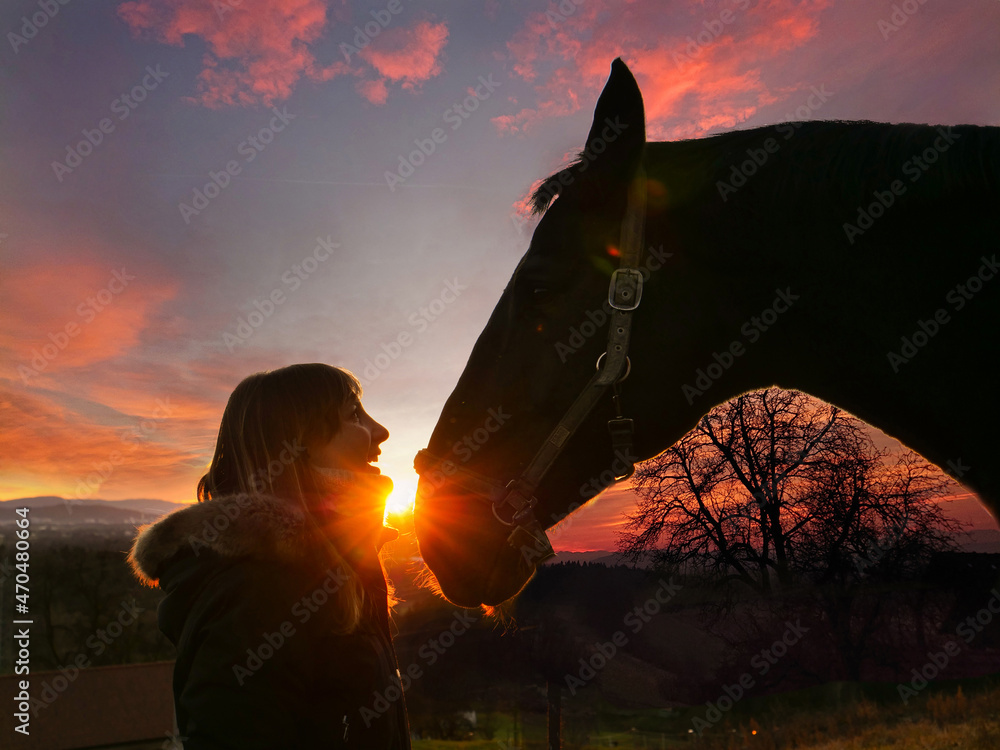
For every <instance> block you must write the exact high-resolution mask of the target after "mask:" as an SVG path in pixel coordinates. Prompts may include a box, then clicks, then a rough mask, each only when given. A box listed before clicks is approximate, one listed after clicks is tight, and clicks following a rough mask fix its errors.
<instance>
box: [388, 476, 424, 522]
mask: <svg viewBox="0 0 1000 750" xmlns="http://www.w3.org/2000/svg"><path fill="white" fill-rule="evenodd" d="M416 495H417V484H416V480H415V479H414V480H412V481H411V480H400V481H399V482H396V484H395V487H393V490H392V492H390V493H389V497H387V498H386V500H385V516H386V518H388V517H389V516H401V515H406V514H408V513H412V512H413V500H414V498H415V497H416Z"/></svg>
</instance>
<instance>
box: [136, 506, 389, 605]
mask: <svg viewBox="0 0 1000 750" xmlns="http://www.w3.org/2000/svg"><path fill="white" fill-rule="evenodd" d="M385 531H387V532H389V534H390V535H391V536H393V537H394V536H395V535H396V532H395V530H392V529H386V530H385ZM383 536H385V534H383ZM318 537H319V534H318V530H317V528H316V526H315V525H314V524H313V523H312V522H311V520H310V519H308V518H307V517H306V513H305V510H304V509H303V508H301V507H300V506H297V505H295V504H294V503H292V502H290V501H287V500H283V499H281V498H277V497H274V496H272V495H227V496H224V497H218V498H215V499H212V500H209V501H207V502H203V503H195V504H193V505H189V506H188V507H186V508H181V509H180V510H176V511H174V512H173V513H170V514H169V515H167V516H164V517H163V518H161V519H160V520H159V521H156V522H154V523H151V524H147V525H145V526H141V527H139V529H138V534H137V535H136V538H135V540H134V541H133V543H132V549H131V550H130V551H129V554H128V562H129V564H130V565H131V566H132V570H133V572H134V573H135V575H136V577H137V578H138V579H139V580H140V581H141V582H142V583H144V584H146V585H147V586H156V585H157V583H158V581H159V578H160V576H161V575H162V574H163V572H164V570H163V568H164V563H166V562H167V561H169V560H170V559H171V558H173V557H174V556H175V555H177V554H178V553H180V552H182V551H184V550H190V551H191V552H192V553H193V554H194V555H196V556H197V555H198V554H199V553H200V552H204V551H211V552H214V553H215V554H217V555H219V556H220V557H222V558H231V559H232V558H239V557H250V558H254V559H258V560H271V561H277V562H283V563H295V562H300V561H304V560H305V559H306V558H307V556H308V555H309V554H312V553H314V552H315V550H316V548H317V545H318V544H319V541H320V540H319V538H318ZM386 540H387V539H385V538H383V539H381V540H380V543H379V545H378V546H381V543H383V542H384V541H386Z"/></svg>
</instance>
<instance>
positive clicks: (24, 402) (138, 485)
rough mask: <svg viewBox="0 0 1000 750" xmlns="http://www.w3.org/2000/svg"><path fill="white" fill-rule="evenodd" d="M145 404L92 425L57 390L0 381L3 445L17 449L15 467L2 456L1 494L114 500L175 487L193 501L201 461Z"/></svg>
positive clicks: (92, 421)
mask: <svg viewBox="0 0 1000 750" xmlns="http://www.w3.org/2000/svg"><path fill="white" fill-rule="evenodd" d="M71 401H72V399H71ZM148 401H149V404H150V408H149V409H148V410H147V412H148V413H147V414H145V415H128V414H121V415H119V417H120V419H117V420H112V421H109V420H106V419H104V420H101V419H97V420H95V419H93V418H91V417H90V416H89V415H87V414H85V413H84V412H83V411H82V410H80V409H78V408H74V406H73V405H72V404H68V403H66V401H65V400H64V399H62V398H60V394H59V393H57V392H51V391H41V390H38V389H31V388H25V387H23V386H22V385H21V384H20V383H16V382H12V381H3V380H0V419H2V420H3V423H4V426H5V427H4V440H5V442H6V443H7V445H8V446H16V465H13V463H14V462H13V461H10V463H8V461H9V459H8V458H0V468H2V469H3V470H4V473H5V474H6V475H7V479H6V482H5V485H4V487H3V491H4V494H7V495H10V496H13V497H20V496H25V495H32V494H36V493H37V492H39V491H41V492H42V493H43V494H60V495H62V496H63V497H74V498H78V499H86V498H94V497H109V496H111V495H115V494H116V493H115V492H114V491H113V488H115V487H118V488H121V489H120V492H118V493H117V495H118V496H119V497H135V493H136V491H137V490H138V491H146V492H148V493H150V494H149V495H147V496H156V494H159V495H162V494H163V490H164V488H166V487H169V486H171V485H179V484H180V485H184V486H185V489H184V490H181V492H180V493H179V495H180V497H183V496H184V495H187V496H191V495H193V490H192V488H193V486H194V481H196V477H195V474H197V473H198V470H199V466H200V464H201V463H202V461H201V456H199V455H198V454H195V453H192V452H190V451H187V450H185V449H183V448H180V447H178V445H177V444H176V441H172V440H170V428H171V422H170V419H169V417H170V416H171V415H170V414H169V413H163V410H162V409H161V410H160V411H157V407H156V406H155V405H154V399H152V398H151V397H150V398H149V399H148ZM208 448H209V449H210V448H211V446H208ZM5 454H6V455H7V456H11V455H12V453H11V451H9V450H8V451H5Z"/></svg>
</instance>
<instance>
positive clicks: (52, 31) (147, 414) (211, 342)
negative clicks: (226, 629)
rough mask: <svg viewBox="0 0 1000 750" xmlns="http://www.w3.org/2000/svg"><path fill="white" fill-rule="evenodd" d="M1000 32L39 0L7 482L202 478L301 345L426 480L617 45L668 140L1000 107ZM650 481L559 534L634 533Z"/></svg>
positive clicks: (80, 488) (13, 172) (18, 188)
mask: <svg viewBox="0 0 1000 750" xmlns="http://www.w3.org/2000/svg"><path fill="white" fill-rule="evenodd" d="M998 27H1000V3H998V2H996V0H973V1H972V2H969V3H962V4H957V3H944V2H940V1H939V0H905V2H889V1H887V0H872V1H870V2H865V3H860V2H832V0H803V1H802V2H793V1H792V0H722V1H721V2H698V1H697V0H683V1H681V0H677V1H674V2H651V1H648V2H647V1H641V0H635V1H633V2H622V1H614V0H580V1H579V2H575V1H574V0H563V2H561V3H548V4H545V3H528V2H511V3H500V2H498V1H497V0H469V1H464V0H463V1H462V2H457V1H453V2H444V1H443V0H438V1H437V2H435V1H429V2H422V3H418V2H413V1H412V0H387V1H385V2H383V1H378V2H374V3H355V2H350V3H346V2H336V1H335V0H329V1H327V0H283V1H280V0H155V1H154V0H132V1H130V2H118V1H114V0H94V1H92V2H86V3H85V2H83V1H82V0H77V2H70V1H69V0H66V4H61V3H60V2H59V1H58V0H9V1H8V2H5V3H4V4H3V8H2V10H0V33H3V36H4V39H3V40H0V58H2V67H0V71H2V72H0V76H2V78H0V92H2V94H0V113H2V114H0V167H2V169H3V180H2V181H0V431H2V432H0V499H13V498H19V497H26V496H35V495H61V496H63V497H67V498H76V499H88V498H101V499H125V498H159V499H164V500H171V501H175V502H188V501H191V500H193V498H194V488H195V484H196V482H197V480H198V478H199V477H200V476H201V474H202V473H204V470H205V468H206V466H207V464H208V461H209V460H210V458H211V453H212V449H213V447H214V441H215V435H216V433H217V430H218V425H219V420H220V418H221V415H222V410H223V407H224V406H225V402H226V399H227V398H228V396H229V394H230V393H231V391H232V389H233V388H234V387H235V385H236V384H237V383H238V382H239V381H240V380H241V379H242V378H244V377H245V376H247V375H249V374H250V373H253V372H256V371H259V370H266V369H273V368H276V367H281V366H284V365H287V364H292V363H295V362H327V363H330V364H334V365H339V366H343V367H346V368H348V369H350V370H351V371H353V372H354V373H356V374H357V375H358V376H359V378H360V379H361V381H362V383H363V385H364V387H365V396H364V403H365V407H366V409H367V411H368V412H369V413H371V414H372V415H373V416H374V417H375V418H376V419H378V420H379V421H380V422H382V423H383V424H385V425H386V426H387V427H388V429H389V431H390V438H389V440H388V441H387V442H386V443H385V444H384V445H383V453H382V459H381V461H380V466H381V468H382V471H383V473H385V474H388V475H389V476H390V477H392V478H393V479H394V481H395V484H396V488H397V489H396V498H397V500H405V499H406V498H407V496H409V498H412V494H413V491H414V490H415V486H416V476H415V475H414V474H413V471H412V460H413V456H414V454H415V453H416V451H417V450H418V449H420V448H422V447H424V446H425V445H426V443H427V440H428V438H429V437H430V433H431V431H432V429H433V426H434V424H435V422H436V420H437V417H438V415H439V413H440V410H441V408H442V406H443V404H444V401H445V399H446V398H447V396H448V394H449V393H450V391H451V389H452V387H453V386H454V384H455V383H456V382H457V380H458V377H459V374H460V373H461V371H462V369H463V368H464V365H465V362H466V359H467V357H468V355H469V353H470V351H471V349H472V346H473V344H474V342H475V340H476V337H477V336H478V334H479V332H480V330H481V329H482V328H483V326H484V325H485V323H486V321H487V319H488V317H489V314H490V312H491V310H492V308H493V306H494V305H495V303H496V301H497V300H498V299H499V297H500V293H501V291H502V290H503V288H504V286H505V285H506V282H507V280H508V279H509V277H510V275H511V273H512V272H513V270H514V267H515V266H516V264H517V262H518V260H519V259H520V257H521V256H522V255H523V254H524V252H525V251H526V249H527V247H528V242H529V240H530V236H531V231H532V229H533V227H534V225H535V223H536V222H537V219H532V218H530V217H526V216H525V215H524V212H523V205H524V201H525V197H526V195H527V194H528V192H529V190H530V188H531V186H532V184H533V183H535V182H536V181H537V180H539V179H541V178H543V177H545V176H546V175H548V174H549V173H550V172H552V171H554V170H555V169H556V168H558V167H559V166H561V165H563V164H564V163H565V162H566V161H567V159H568V158H569V157H570V156H571V155H572V154H574V153H575V152H576V151H578V150H580V149H581V148H582V146H583V140H584V137H585V136H586V134H587V131H588V129H589V126H590V122H591V119H592V115H593V107H594V104H595V102H596V99H597V96H598V94H599V93H600V91H601V88H602V87H603V85H604V83H605V81H606V79H607V75H608V71H609V68H610V64H611V61H612V60H613V59H614V58H615V57H617V56H621V57H622V58H623V59H624V60H625V61H626V63H627V64H628V65H629V66H630V68H631V70H632V71H633V73H634V74H635V76H636V79H637V81H638V83H639V86H640V89H641V90H642V93H643V96H644V101H645V107H646V117H647V136H648V138H649V139H650V140H672V139H680V138H691V137H700V136H704V135H708V134H713V133H719V132H724V131H727V130H731V129H746V128H751V127H757V126H761V125H766V124H773V123H778V122H782V121H786V120H801V119H851V120H853V119H870V120H879V121H885V122H920V123H924V122H926V123H933V124H962V123H971V124H980V125H997V124H1000V96H998V89H1000V47H998V45H997V28H998ZM817 92H822V93H823V96H822V97H820V96H816V93H817ZM632 505H634V496H633V495H632V494H631V493H630V492H629V491H628V490H627V488H615V489H614V490H611V491H609V492H607V493H605V495H604V496H602V497H601V498H600V499H599V500H598V501H597V503H596V504H595V505H594V507H590V508H587V509H585V510H584V511H581V512H580V513H581V515H580V516H579V517H574V523H573V524H572V527H571V528H567V529H565V530H564V533H561V534H560V535H559V540H558V544H557V546H558V547H559V548H561V549H595V548H597V549H600V548H605V549H607V548H612V547H613V546H614V541H615V536H614V528H615V526H616V525H617V524H618V523H619V522H620V520H621V515H622V513H623V512H626V511H628V510H629V509H630V508H631V507H632Z"/></svg>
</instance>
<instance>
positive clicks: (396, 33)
mask: <svg viewBox="0 0 1000 750" xmlns="http://www.w3.org/2000/svg"><path fill="white" fill-rule="evenodd" d="M447 41H448V27H447V25H446V24H444V23H431V22H430V21H420V22H418V23H416V24H414V25H413V26H412V27H409V28H403V27H396V28H391V29H387V30H385V31H383V32H382V33H381V34H379V36H378V37H377V38H376V39H375V40H373V41H372V43H371V44H370V45H368V46H367V47H365V48H364V49H362V50H361V51H360V52H359V53H358V56H359V57H360V58H361V59H362V60H364V61H365V62H366V63H368V64H369V65H370V66H371V67H372V69H373V70H374V72H375V73H376V75H377V76H378V78H376V79H374V80H371V79H366V80H363V81H361V82H360V83H358V85H357V89H358V92H359V93H360V94H361V95H362V96H363V97H365V99H367V100H368V101H370V102H371V103H372V104H385V102H386V100H387V99H388V95H389V90H388V85H387V83H388V82H393V83H399V85H400V87H401V88H403V89H409V90H414V89H416V88H417V87H419V85H420V84H421V83H423V82H424V81H427V80H429V79H431V78H434V77H435V76H437V75H439V74H440V73H441V70H442V66H441V52H442V50H443V49H444V46H445V44H446V43H447Z"/></svg>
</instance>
